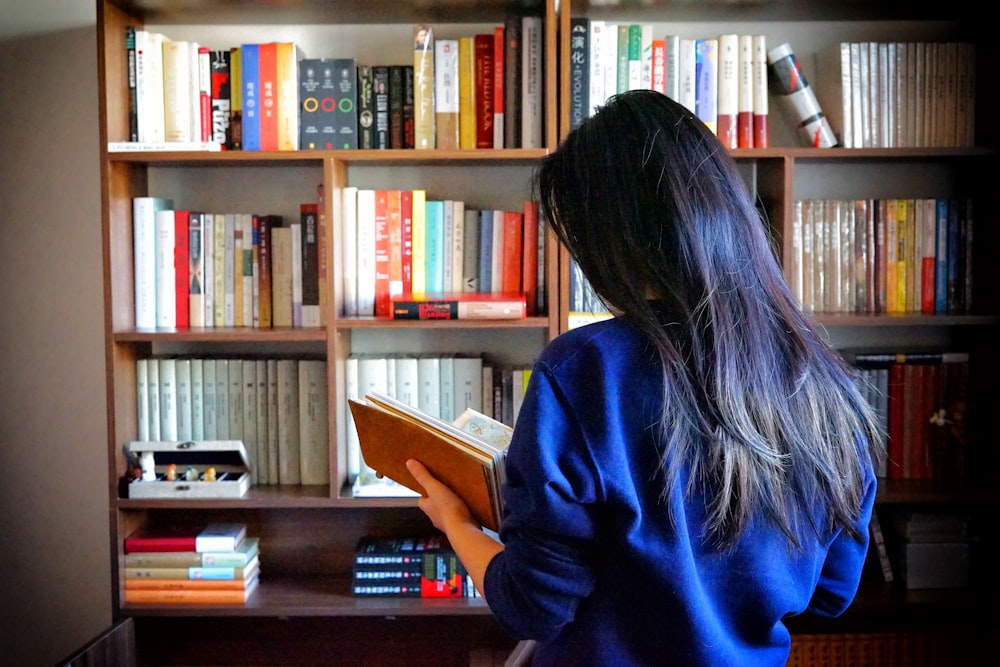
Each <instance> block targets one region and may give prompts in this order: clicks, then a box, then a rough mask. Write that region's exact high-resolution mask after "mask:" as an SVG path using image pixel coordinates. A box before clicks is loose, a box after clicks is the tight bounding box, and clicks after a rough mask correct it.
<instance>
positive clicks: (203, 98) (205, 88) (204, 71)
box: [192, 44, 228, 142]
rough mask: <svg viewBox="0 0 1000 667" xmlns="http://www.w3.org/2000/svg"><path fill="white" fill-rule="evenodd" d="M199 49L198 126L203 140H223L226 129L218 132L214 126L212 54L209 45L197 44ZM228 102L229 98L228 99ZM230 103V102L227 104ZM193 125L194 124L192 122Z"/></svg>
mask: <svg viewBox="0 0 1000 667" xmlns="http://www.w3.org/2000/svg"><path fill="white" fill-rule="evenodd" d="M195 46H196V48H197V51H198V97H199V98H200V100H199V102H200V103H199V110H200V113H199V114H198V123H197V128H198V130H199V131H200V133H201V134H200V136H201V139H202V140H203V141H211V140H216V141H219V140H221V141H223V142H225V140H226V135H225V131H224V130H222V131H221V134H217V129H216V128H215V127H213V120H214V119H213V116H214V115H215V114H214V113H213V106H214V105H213V101H212V56H211V52H210V50H209V49H208V47H205V46H201V45H200V44H195ZM226 102H227V103H228V100H226ZM227 105H228V104H227ZM192 125H193V124H192Z"/></svg>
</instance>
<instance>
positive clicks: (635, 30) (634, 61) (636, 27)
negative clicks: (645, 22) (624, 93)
mask: <svg viewBox="0 0 1000 667" xmlns="http://www.w3.org/2000/svg"><path fill="white" fill-rule="evenodd" d="M633 34H637V35H638V38H639V42H640V44H639V49H637V50H636V51H635V52H633V50H632V48H631V43H632V36H633ZM628 41H629V45H630V46H629V57H628V84H627V85H626V89H628V90H638V89H639V88H640V87H641V86H642V44H641V42H642V26H641V25H640V24H638V23H631V24H629V27H628Z"/></svg>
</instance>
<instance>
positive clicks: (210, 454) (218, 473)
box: [128, 440, 250, 499]
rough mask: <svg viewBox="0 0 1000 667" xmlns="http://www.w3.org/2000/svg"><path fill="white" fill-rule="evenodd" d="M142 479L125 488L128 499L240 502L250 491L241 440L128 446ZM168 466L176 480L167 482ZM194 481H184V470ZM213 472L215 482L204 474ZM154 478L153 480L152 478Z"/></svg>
mask: <svg viewBox="0 0 1000 667" xmlns="http://www.w3.org/2000/svg"><path fill="white" fill-rule="evenodd" d="M129 450H130V451H131V453H132V454H134V455H135V457H136V458H137V459H138V460H139V462H140V464H141V466H142V469H143V476H142V477H141V478H139V479H136V480H133V481H132V482H131V483H130V484H129V486H128V497H129V498H174V499H176V498H242V497H243V496H244V495H246V492H247V491H248V490H249V489H250V464H249V463H248V461H247V452H246V447H244V445H243V442H242V441H241V440H198V441H193V440H187V441H160V442H142V441H135V442H130V443H129ZM171 464H174V465H175V466H176V473H177V478H176V479H174V480H169V479H167V471H168V469H169V467H170V465H171ZM189 468H190V469H191V470H193V471H194V472H195V473H197V476H198V477H197V479H190V480H189V479H187V472H188V469H189ZM209 468H214V469H215V479H216V481H206V480H205V472H206V471H207V470H208V469H209ZM154 476H155V477H154Z"/></svg>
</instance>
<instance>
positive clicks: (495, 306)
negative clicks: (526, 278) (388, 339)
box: [390, 292, 527, 320]
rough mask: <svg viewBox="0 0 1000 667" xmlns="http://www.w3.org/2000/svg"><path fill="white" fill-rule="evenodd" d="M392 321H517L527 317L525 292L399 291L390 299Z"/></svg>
mask: <svg viewBox="0 0 1000 667" xmlns="http://www.w3.org/2000/svg"><path fill="white" fill-rule="evenodd" d="M390 316H391V317H392V319H394V320H520V319H524V318H525V317H526V316H527V307H526V305H525V298H524V294H522V293H519V292H518V293H500V294H494V293H484V292H447V293H442V294H409V293H407V294H401V295H399V296H398V297H393V298H392V303H391V310H390Z"/></svg>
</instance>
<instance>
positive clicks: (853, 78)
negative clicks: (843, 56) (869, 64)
mask: <svg viewBox="0 0 1000 667" xmlns="http://www.w3.org/2000/svg"><path fill="white" fill-rule="evenodd" d="M848 51H849V53H850V62H851V73H850V88H849V90H850V99H851V121H850V125H851V143H850V145H848V144H845V146H847V147H848V148H864V147H865V146H864V139H863V134H862V127H861V124H862V123H863V122H864V119H863V118H862V116H861V91H862V88H861V43H860V42H848ZM844 124H845V125H846V124H847V121H846V120H845V121H844Z"/></svg>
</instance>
